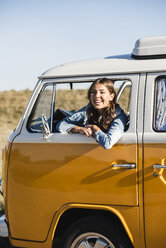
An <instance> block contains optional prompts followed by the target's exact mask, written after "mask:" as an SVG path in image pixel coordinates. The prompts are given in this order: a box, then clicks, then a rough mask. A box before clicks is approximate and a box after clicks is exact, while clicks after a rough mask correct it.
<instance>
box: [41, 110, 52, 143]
mask: <svg viewBox="0 0 166 248" xmlns="http://www.w3.org/2000/svg"><path fill="white" fill-rule="evenodd" d="M41 119H42V123H43V125H41V129H42V134H43V139H48V138H49V137H50V136H51V133H50V128H49V125H48V121H47V117H46V116H45V115H44V114H42V116H41Z"/></svg>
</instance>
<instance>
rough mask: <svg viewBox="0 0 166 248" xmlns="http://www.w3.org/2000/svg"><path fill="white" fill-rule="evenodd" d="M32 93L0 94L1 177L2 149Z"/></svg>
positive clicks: (27, 91) (25, 91)
mask: <svg viewBox="0 0 166 248" xmlns="http://www.w3.org/2000/svg"><path fill="white" fill-rule="evenodd" d="M31 93H32V92H31V91H30V90H24V91H14V90H10V91H3V92H0V175H1V165H2V160H1V159H2V157H1V156H2V152H1V151H2V148H3V146H4V144H5V142H6V139H7V137H8V135H9V134H10V133H11V132H12V130H13V129H14V128H15V127H16V126H17V124H18V122H19V119H20V117H21V115H22V113H23V112H24V110H25V107H26V105H27V102H28V100H29V98H30V95H31Z"/></svg>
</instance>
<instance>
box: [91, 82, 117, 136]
mask: <svg viewBox="0 0 166 248" xmlns="http://www.w3.org/2000/svg"><path fill="white" fill-rule="evenodd" d="M95 84H102V85H104V86H105V87H106V88H107V89H108V91H109V92H110V94H112V93H114V94H115V97H114V99H113V100H112V101H110V105H109V106H108V107H107V108H105V109H104V110H103V112H102V114H100V113H99V111H97V110H96V109H95V108H94V107H93V105H92V103H91V99H90V96H91V91H92V88H93V86H94V85H95ZM88 99H89V104H88V107H87V117H88V124H95V125H97V126H98V127H100V129H101V130H102V131H104V132H107V131H108V129H109V126H110V123H111V122H112V121H113V120H114V119H115V104H116V91H115V89H114V83H113V82H112V80H111V79H109V78H98V79H96V80H95V81H94V82H93V83H92V85H91V87H90V88H89V90H88Z"/></svg>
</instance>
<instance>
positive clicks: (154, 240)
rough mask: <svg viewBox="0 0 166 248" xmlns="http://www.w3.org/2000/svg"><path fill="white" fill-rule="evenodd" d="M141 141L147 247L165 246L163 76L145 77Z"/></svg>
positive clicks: (165, 95) (165, 92) (165, 77)
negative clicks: (142, 142) (142, 134)
mask: <svg viewBox="0 0 166 248" xmlns="http://www.w3.org/2000/svg"><path fill="white" fill-rule="evenodd" d="M143 141H144V154H143V156H144V211H145V212H144V215H145V237H146V247H150V248H155V247H165V230H166V214H165V212H166V73H160V74H156V73H153V74H152V73H149V74H148V76H147V85H146V100H145V117H144V138H143Z"/></svg>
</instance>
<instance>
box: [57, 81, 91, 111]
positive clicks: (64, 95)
mask: <svg viewBox="0 0 166 248" xmlns="http://www.w3.org/2000/svg"><path fill="white" fill-rule="evenodd" d="M90 85H91V83H72V84H70V83H68V84H67V83H66V84H57V85H56V100H55V108H56V109H64V110H66V111H77V110H79V109H80V108H82V107H84V106H85V105H87V103H88V98H87V92H88V89H89V87H90Z"/></svg>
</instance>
